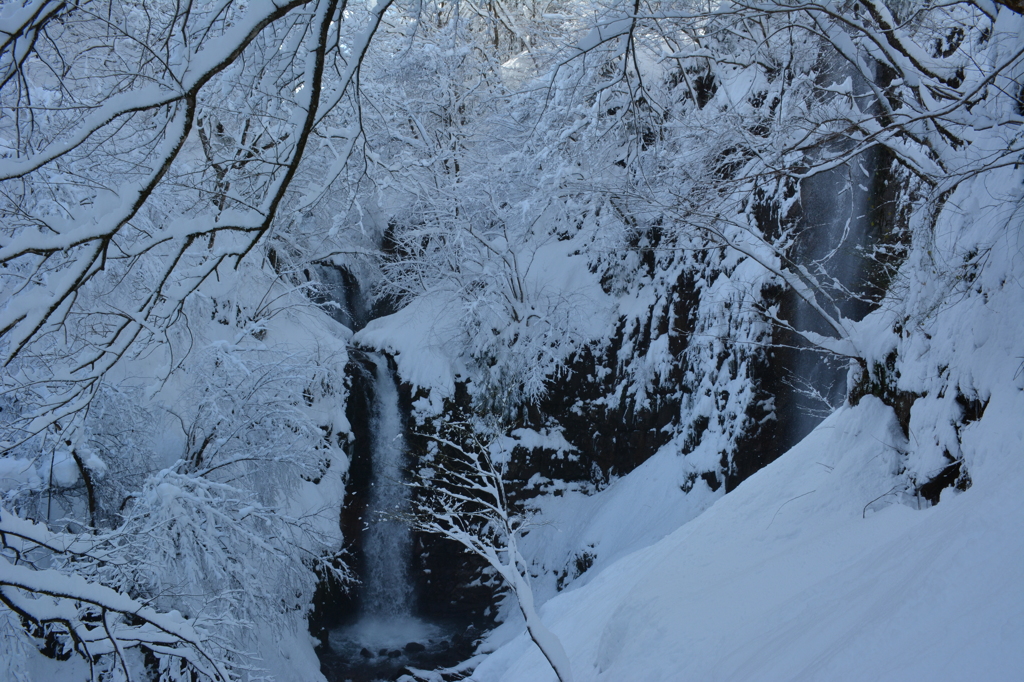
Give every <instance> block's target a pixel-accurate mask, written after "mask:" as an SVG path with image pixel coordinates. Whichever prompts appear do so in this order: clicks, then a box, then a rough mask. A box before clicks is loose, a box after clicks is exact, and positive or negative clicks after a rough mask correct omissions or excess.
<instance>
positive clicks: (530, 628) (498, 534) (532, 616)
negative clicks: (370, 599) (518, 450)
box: [411, 423, 573, 682]
mask: <svg viewBox="0 0 1024 682" xmlns="http://www.w3.org/2000/svg"><path fill="white" fill-rule="evenodd" d="M485 429H486V427H482V426H481V425H475V426H470V425H469V424H459V423H449V424H447V425H446V428H444V429H443V431H442V433H441V434H440V435H437V436H430V438H431V455H430V458H429V463H430V464H431V466H429V467H425V468H423V469H422V470H421V471H420V474H419V478H418V480H417V481H416V482H415V483H414V484H413V485H414V486H415V487H416V488H417V492H418V493H419V494H418V496H417V501H416V502H415V508H414V510H413V517H412V519H411V520H412V523H413V525H414V527H415V528H417V529H418V530H420V531H423V532H426V533H431V534H434V535H438V536H440V537H444V538H447V539H449V540H451V541H453V542H457V543H458V544H460V545H462V547H463V548H464V549H465V550H466V551H467V552H471V553H473V554H475V555H476V556H478V557H480V558H481V559H483V560H484V561H486V562H487V564H488V565H489V566H490V567H491V568H492V569H493V570H494V571H495V573H497V575H498V576H500V577H501V579H502V581H504V583H505V586H506V587H507V588H508V590H509V591H510V592H511V594H512V597H513V599H514V600H515V602H516V606H517V607H518V609H519V611H520V613H522V615H523V619H524V620H525V623H526V630H527V632H528V633H529V634H530V638H531V639H532V640H533V642H534V643H535V644H536V645H537V647H538V648H539V649H540V650H541V653H543V654H544V658H546V659H547V661H548V663H549V664H550V665H551V668H552V669H553V670H554V671H555V675H556V676H557V677H558V680H559V682H572V680H573V676H572V669H571V667H570V665H569V657H568V656H567V655H566V653H565V649H564V648H563V647H562V642H561V640H559V638H558V636H557V635H555V634H554V633H553V632H552V631H551V630H550V629H548V627H547V626H546V625H544V622H543V620H542V619H541V617H540V614H538V613H537V604H536V601H535V599H534V593H533V588H532V587H531V585H530V564H529V561H528V560H527V559H526V557H524V556H523V554H522V552H521V551H520V549H519V539H520V537H521V536H523V535H525V534H526V533H528V532H529V531H530V528H531V520H530V518H529V516H528V515H526V514H523V513H521V512H519V511H517V510H516V508H515V507H516V505H515V503H514V502H513V501H512V500H511V499H510V497H509V495H508V493H507V492H506V490H505V478H506V474H507V468H508V463H509V462H508V458H507V456H504V457H503V456H495V452H494V451H495V450H496V449H497V448H495V447H494V445H495V444H494V443H493V442H490V443H488V442H483V441H482V440H481V439H480V437H479V435H478V433H479V432H480V431H481V430H485ZM505 455H507V453H505Z"/></svg>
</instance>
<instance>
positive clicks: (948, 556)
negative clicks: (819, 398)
mask: <svg viewBox="0 0 1024 682" xmlns="http://www.w3.org/2000/svg"><path fill="white" fill-rule="evenodd" d="M1021 415H1024V399H1022V396H1021V392H1020V391H1019V390H1018V389H1017V388H1007V390H1005V391H1004V392H1003V393H998V394H993V396H992V400H991V403H990V404H989V406H988V409H987V410H986V413H985V416H984V417H983V418H982V419H981V420H980V421H978V422H976V423H974V424H972V425H970V426H969V427H967V428H966V429H965V430H964V434H963V439H964V445H963V448H964V451H965V455H966V457H967V461H968V462H970V463H971V469H970V470H971V473H972V476H973V479H974V486H973V487H972V488H971V489H970V490H968V491H966V492H965V493H962V494H960V495H958V496H956V497H953V498H952V499H946V498H945V497H944V499H943V501H942V503H941V504H939V505H938V506H936V507H933V508H928V509H923V510H915V509H912V508H910V507H908V506H906V505H905V504H898V503H895V500H894V499H893V497H894V496H892V495H888V496H887V495H886V493H887V492H889V491H890V489H891V487H892V481H893V476H892V473H893V472H892V467H893V465H894V455H895V451H894V450H893V447H892V443H894V442H899V439H900V438H902V434H900V433H899V432H898V428H899V427H898V425H897V424H896V422H895V419H894V418H893V416H892V412H891V410H889V409H888V408H887V407H885V406H884V405H882V403H881V402H880V401H878V400H877V399H875V398H872V397H868V398H865V399H864V401H862V403H861V404H860V405H859V406H857V407H852V408H851V407H847V408H844V409H841V410H840V411H839V412H837V413H836V414H834V415H833V416H832V417H830V418H829V419H828V420H826V421H825V422H824V423H823V424H822V425H821V426H820V427H819V428H818V429H816V430H815V431H814V432H813V433H812V434H811V435H810V436H809V437H808V438H806V439H805V440H804V441H803V442H801V443H800V444H799V445H798V446H796V447H795V448H793V449H792V450H791V451H790V452H789V453H787V454H786V455H784V456H783V457H782V458H781V459H779V460H778V461H776V462H775V463H774V464H772V465H770V466H768V467H767V468H766V469H764V470H762V471H761V472H759V473H757V474H756V475H754V476H753V477H751V478H750V479H748V480H747V481H746V482H745V483H743V484H742V485H741V486H740V487H739V488H738V489H737V490H736V491H734V492H733V493H731V494H729V495H727V496H725V497H724V498H722V499H721V500H719V501H718V502H717V503H716V504H715V505H714V506H712V507H711V508H710V509H709V510H708V511H707V512H705V513H704V514H703V515H701V516H699V517H698V518H696V519H695V520H693V521H692V522H690V523H689V524H687V525H685V526H683V527H682V528H680V529H679V530H678V531H676V532H675V533H673V534H671V535H670V536H668V537H666V538H665V539H663V540H662V541H660V542H658V543H656V544H654V545H652V546H651V547H649V548H647V549H644V550H641V551H638V552H636V553H634V554H632V555H630V556H628V557H625V558H624V559H622V560H621V561H619V562H617V563H615V564H614V565H612V566H611V567H609V568H608V569H607V570H605V571H603V572H602V573H601V574H600V575H598V576H596V577H595V578H594V579H593V580H592V581H591V582H590V583H589V584H586V585H584V586H583V587H581V588H579V589H577V590H572V591H569V592H566V593H564V594H562V595H559V596H558V597H556V598H554V599H552V600H551V601H550V602H548V604H547V605H546V607H545V609H544V611H543V615H544V617H545V618H546V620H547V622H548V624H549V625H550V626H551V628H552V629H553V630H554V631H555V632H556V633H557V634H558V635H559V636H560V637H561V638H562V641H563V643H564V644H565V647H566V649H567V651H568V653H569V655H570V657H571V659H572V663H573V666H574V671H573V672H574V675H575V676H576V679H577V680H609V681H612V680H616V681H617V680H639V679H643V680H647V681H650V682H654V681H655V680H684V679H690V680H801V679H806V680H840V679H841V680H912V679H930V680H968V679H970V680H1015V679H1024V647H1022V646H1021V643H1022V642H1024V581H1022V580H1021V576H1022V575H1024V534H1022V533H1021V529H1022V528H1024V495H1022V494H1021V489H1022V487H1024V461H1022V458H1021V444H1022V442H1024V441H1022V439H1024V420H1022V419H1021ZM474 679H477V680H480V682H485V681H492V680H493V681H497V680H502V681H505V682H512V681H522V682H539V681H541V680H549V679H550V680H553V679H555V678H554V674H553V673H552V672H551V670H550V668H549V667H548V666H547V664H546V662H545V661H544V659H543V658H542V657H541V655H540V653H539V651H538V650H537V649H536V647H535V646H533V644H532V643H531V642H530V641H529V640H528V639H526V637H525V636H520V637H518V638H517V639H515V640H514V641H513V642H511V643H510V644H508V645H506V646H504V647H502V648H501V649H499V650H498V651H497V652H495V653H494V654H492V655H491V656H490V657H489V658H488V659H487V660H485V661H484V663H483V664H482V665H481V666H480V667H479V668H478V669H477V671H476V673H475V675H474Z"/></svg>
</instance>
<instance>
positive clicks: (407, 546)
mask: <svg viewBox="0 0 1024 682" xmlns="http://www.w3.org/2000/svg"><path fill="white" fill-rule="evenodd" d="M370 358H371V359H372V361H373V364H374V367H375V368H376V377H375V379H376V414H375V415H374V420H373V431H374V433H373V474H372V479H371V482H370V496H369V503H368V505H367V510H366V517H365V518H364V521H365V523H366V530H365V531H364V536H363V551H364V560H365V567H366V570H365V576H364V579H363V592H362V611H363V615H364V617H367V618H378V619H399V618H405V617H409V616H410V615H411V614H412V597H413V589H412V582H411V581H410V580H409V570H408V567H409V556H410V552H411V550H412V533H411V531H410V529H409V524H408V522H407V521H406V520H405V518H404V517H405V516H406V515H407V513H408V508H409V487H408V486H407V485H406V484H405V482H404V480H403V469H404V465H405V440H404V437H403V430H404V427H403V423H402V422H403V420H402V413H401V408H400V407H399V403H398V387H397V386H396V385H395V379H394V377H393V376H392V374H391V369H390V368H389V367H388V363H387V360H386V359H385V358H384V357H383V356H382V355H379V354H373V355H371V356H370Z"/></svg>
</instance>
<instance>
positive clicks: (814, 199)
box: [789, 65, 877, 443]
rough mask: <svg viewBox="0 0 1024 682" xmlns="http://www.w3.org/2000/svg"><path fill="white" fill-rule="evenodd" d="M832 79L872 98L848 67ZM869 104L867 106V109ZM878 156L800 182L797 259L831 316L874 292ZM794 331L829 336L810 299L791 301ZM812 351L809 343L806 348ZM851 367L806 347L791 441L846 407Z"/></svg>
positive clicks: (798, 368)
mask: <svg viewBox="0 0 1024 682" xmlns="http://www.w3.org/2000/svg"><path fill="white" fill-rule="evenodd" d="M830 77H831V78H832V79H834V80H836V81H842V80H843V79H844V78H846V77H850V78H852V80H853V83H854V88H855V90H856V91H858V94H859V95H862V96H860V97H858V100H859V101H861V102H862V103H863V102H866V101H868V98H867V97H864V96H863V95H866V94H867V93H868V88H867V84H866V83H865V82H864V81H863V78H861V77H860V76H859V75H857V74H855V73H853V71H852V70H851V69H850V68H849V67H848V66H842V65H835V66H833V69H832V73H831V75H830ZM865 106H870V105H866V104H865ZM849 144H850V143H845V144H844V143H838V144H837V147H836V148H833V149H831V150H830V151H831V152H833V153H835V152H842V151H844V150H845V149H848V148H849ZM876 170H877V160H876V155H875V153H874V152H873V151H870V150H869V151H867V152H864V153H861V154H859V155H858V156H855V157H854V158H852V159H851V160H850V161H849V162H847V163H846V164H843V165H841V166H838V167H836V168H834V169H832V170H829V171H825V172H823V173H819V174H817V175H815V176H813V177H811V178H808V179H806V180H804V181H803V183H801V188H800V193H801V204H802V206H803V219H802V220H803V231H802V233H801V235H800V236H799V237H798V239H797V241H796V245H795V249H794V254H793V255H794V257H795V259H796V260H797V261H798V262H799V263H800V264H801V265H803V266H804V267H806V268H807V269H808V271H810V272H811V273H812V274H814V275H815V277H816V278H817V279H818V281H819V282H821V283H822V284H823V285H825V286H827V287H828V288H829V289H830V292H829V293H830V294H831V296H832V303H834V305H833V304H832V303H830V302H829V301H826V300H825V299H824V298H823V297H822V296H819V297H818V299H819V300H818V302H819V304H821V305H822V306H823V307H824V308H825V309H826V310H829V311H830V312H832V313H833V314H835V313H838V314H840V315H842V316H843V317H845V318H848V319H853V320H858V319H860V318H862V317H863V316H864V315H865V314H867V312H868V311H869V308H870V305H869V304H867V303H866V302H865V301H863V300H862V299H861V296H863V294H864V293H865V292H866V291H867V290H868V289H869V288H870V285H869V282H868V281H867V276H868V273H867V267H866V266H867V258H866V255H865V254H866V251H867V250H869V249H870V246H871V244H872V243H873V242H874V241H875V240H876V239H877V236H876V235H875V234H874V228H873V226H872V221H871V204H872V193H873V192H874V191H876V189H877V188H876V187H874V178H875V173H876ZM792 321H793V323H794V327H795V328H796V329H801V330H809V331H812V332H815V333H818V334H822V335H830V334H832V333H833V332H832V330H831V329H829V328H828V327H827V326H826V325H825V324H824V321H823V320H822V319H821V318H820V317H819V315H818V314H817V313H816V312H815V311H814V310H813V309H812V308H811V307H810V306H809V305H807V304H806V303H805V302H803V301H801V300H798V299H797V300H795V301H794V314H793V319H792ZM805 348H809V345H805ZM847 366H848V363H847V362H846V361H844V360H843V359H841V358H834V357H829V356H827V355H822V354H821V353H820V352H818V351H817V350H803V351H801V352H799V353H797V355H796V362H795V364H794V366H793V368H792V369H793V371H792V376H791V382H792V390H793V396H792V401H793V407H794V409H793V414H792V417H791V419H792V421H791V423H790V426H789V431H790V443H794V442H796V441H797V440H799V439H800V438H802V437H803V436H804V435H806V434H807V433H808V432H809V431H810V430H811V429H813V428H814V427H815V426H817V424H818V423H819V422H820V421H821V420H822V419H823V418H824V416H826V415H827V414H828V413H829V412H831V411H832V410H833V409H834V408H836V407H838V406H839V405H841V404H842V402H843V400H844V399H845V397H846V373H847Z"/></svg>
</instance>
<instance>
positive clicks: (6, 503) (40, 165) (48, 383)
mask: <svg viewBox="0 0 1024 682" xmlns="http://www.w3.org/2000/svg"><path fill="white" fill-rule="evenodd" d="M389 5H390V3H389V2H387V1H385V2H382V3H380V4H378V5H376V6H375V7H359V8H350V7H348V6H347V4H346V3H344V2H337V1H335V0H323V1H316V0H311V1H301V0H295V1H292V2H284V3H273V2H262V1H258V2H231V1H230V0H229V1H226V2H198V3H195V2H193V3H186V4H182V3H174V2H149V1H147V2H129V3H119V2H97V3H68V2H51V1H48V0H35V1H33V0H26V1H25V2H15V3H6V4H5V5H4V6H3V8H2V9H0V111H2V114H0V354H2V356H3V358H2V366H3V369H2V370H0V389H2V397H0V400H2V401H3V411H2V420H3V422H2V423H3V433H2V435H0V451H2V454H0V465H2V469H3V476H4V478H3V484H2V490H3V493H4V496H3V507H2V509H0V534H2V535H3V538H4V545H3V546H4V549H3V551H2V552H0V554H2V557H0V564H2V566H0V568H2V569H3V571H4V573H5V575H4V577H3V578H2V579H0V592H2V595H3V596H2V597H0V599H2V601H3V604H4V608H5V609H10V611H5V616H4V623H5V624H6V625H8V626H11V627H15V629H16V630H20V635H19V634H17V633H15V634H14V635H11V637H14V638H15V639H18V638H20V640H19V641H21V643H22V644H23V645H24V646H23V647H22V649H24V650H25V651H31V650H33V649H35V648H38V649H39V650H40V651H43V652H44V653H46V654H47V655H50V656H56V657H59V658H66V657H68V656H74V657H76V658H78V660H81V661H85V662H87V663H88V665H89V666H91V669H92V674H93V675H94V676H95V677H97V678H99V677H103V676H106V675H110V676H113V678H134V677H137V676H138V675H139V674H141V673H140V671H141V670H142V669H143V668H148V669H149V673H146V674H148V675H151V676H158V677H160V678H161V679H182V678H188V677H190V676H194V675H199V676H205V677H208V678H213V679H228V678H236V677H238V676H239V675H245V674H249V673H246V671H247V670H248V669H251V671H250V672H251V674H257V672H256V671H257V670H258V668H259V667H260V664H259V662H254V661H253V659H252V658H251V656H250V654H251V653H252V651H253V650H254V649H255V648H256V644H255V641H256V639H257V638H258V637H259V636H261V633H262V631H261V630H260V628H278V629H279V630H281V634H282V635H285V634H286V633H285V632H284V630H287V631H289V632H290V631H292V630H295V629H296V628H299V629H301V628H302V627H304V624H303V615H304V614H305V612H306V609H307V608H308V603H309V601H310V599H311V594H312V591H313V588H314V585H315V583H316V580H317V575H318V573H319V574H320V575H323V573H324V572H331V571H335V572H338V571H339V564H337V563H336V561H335V558H334V555H335V553H336V552H337V549H338V547H339V543H340V539H339V538H338V529H337V528H338V526H337V514H338V509H337V497H338V496H339V495H340V492H341V490H340V476H341V475H342V473H343V472H342V471H341V470H342V469H343V468H344V465H345V460H344V458H343V456H342V454H341V452H340V442H341V440H343V438H344V432H345V430H346V428H347V424H346V423H345V419H344V412H343V409H344V403H343V401H344V395H343V389H342V386H343V372H342V367H343V366H344V362H345V354H344V349H343V342H342V341H341V340H340V339H337V340H336V339H335V338H333V337H338V336H341V330H340V329H337V328H331V327H330V326H329V325H328V326H325V324H326V323H325V321H324V320H325V318H323V316H322V314H321V313H320V312H319V311H318V310H315V309H312V308H311V306H310V304H309V301H308V298H307V296H306V295H305V292H304V291H303V289H304V288H305V286H306V285H304V284H298V285H297V284H296V280H295V278H289V277H288V273H287V272H286V268H285V266H286V265H287V266H288V267H294V266H295V264H296V262H297V261H296V258H295V257H294V253H292V252H291V251H289V252H288V253H283V252H284V251H286V249H285V248H284V247H288V248H289V249H291V250H292V251H296V250H301V251H304V252H305V253H303V254H301V255H302V256H303V257H307V258H308V259H315V258H316V257H318V253H315V252H314V248H313V246H314V245H315V246H317V247H318V248H319V249H320V252H324V251H330V250H331V248H332V246H331V243H330V241H331V240H330V239H329V238H326V237H325V236H324V235H319V236H317V235H313V236H311V235H309V233H308V224H309V220H308V219H307V217H308V214H309V212H310V211H312V210H314V209H315V207H318V206H320V205H321V204H322V202H324V201H325V199H324V197H325V195H331V193H330V192H328V189H329V188H330V187H331V186H332V184H335V185H336V184H337V183H336V182H335V181H336V180H337V181H339V182H344V181H346V180H347V179H348V178H347V177H343V174H342V170H343V169H344V166H345V164H346V163H347V161H348V160H349V158H350V156H351V153H352V148H353V146H354V144H355V142H356V140H357V139H358V138H359V136H360V134H361V131H360V127H359V120H358V112H357V111H356V108H355V107H354V102H355V98H354V94H355V90H356V80H357V74H358V71H359V68H360V66H361V64H362V61H363V58H364V56H365V53H366V50H367V48H368V46H369V43H370V40H371V38H372V37H373V35H374V33H375V31H376V30H377V27H378V25H379V23H380V20H381V17H382V15H383V14H384V12H385V11H386V10H387V9H388V7H389ZM271 238H273V239H274V244H275V245H277V246H278V248H277V250H276V253H275V257H274V258H271V259H269V260H268V259H266V257H265V256H266V255H267V254H266V253H265V251H264V248H265V247H264V245H265V244H267V243H268V242H269V241H270V239H271ZM282 245H283V246H282ZM292 247H294V248H292ZM285 256H287V258H285ZM270 261H273V262H270ZM275 265H276V266H278V268H279V270H280V273H279V272H277V271H275V269H274V266H275ZM281 273H283V276H282V274H281ZM318 335H320V336H321V337H322V339H320V340H318V339H317V336H318ZM332 465H333V467H332ZM331 498H333V499H331ZM28 520H31V521H32V522H35V525H34V526H32V527H33V528H35V529H36V530H35V531H33V532H34V533H36V534H37V535H38V533H43V532H44V531H45V532H46V533H49V535H47V536H46V537H45V538H43V537H42V536H40V537H38V538H36V537H35V536H32V537H27V538H26V537H22V535H24V533H22V530H23V528H22V526H24V524H26V523H29V521H28ZM25 527H27V526H25ZM19 529H22V530H19ZM76 543H78V544H76ZM82 543H85V544H82ZM75 548H81V551H79V550H78V549H75ZM10 613H13V614H16V615H15V616H14V617H8V614H10ZM293 634H294V633H293ZM5 636H6V634H5ZM8 639H10V638H8ZM10 641H14V639H10ZM75 655H77V656H75ZM19 660H20V661H21V663H24V660H21V659H19ZM26 660H27V659H26ZM21 663H19V661H13V662H12V665H13V669H15V670H17V669H18V666H19V665H20V664H21ZM19 674H20V673H19Z"/></svg>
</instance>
